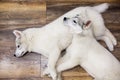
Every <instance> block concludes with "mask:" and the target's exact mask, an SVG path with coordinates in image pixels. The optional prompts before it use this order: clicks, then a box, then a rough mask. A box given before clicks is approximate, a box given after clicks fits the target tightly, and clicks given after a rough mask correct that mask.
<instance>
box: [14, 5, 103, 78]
mask: <svg viewBox="0 0 120 80" xmlns="http://www.w3.org/2000/svg"><path fill="white" fill-rule="evenodd" d="M101 7H103V6H101ZM86 9H89V11H91V12H92V11H93V14H92V15H91V17H93V15H94V12H97V11H96V10H99V8H98V9H96V10H95V9H93V7H89V6H88V7H78V8H75V9H73V10H71V11H69V12H67V13H66V14H64V15H63V16H61V17H59V18H58V19H56V20H55V21H53V22H51V23H49V24H47V25H45V26H44V27H42V28H30V29H26V30H24V31H18V30H15V31H14V32H13V33H14V34H15V36H16V47H17V48H16V52H15V56H16V57H21V56H23V55H24V54H25V52H27V51H29V52H31V51H33V52H37V53H40V54H42V55H44V56H46V57H48V68H47V69H46V70H45V72H44V74H48V72H49V73H50V75H51V77H52V79H53V80H56V76H57V74H56V70H55V65H56V62H57V60H58V57H59V55H60V53H61V50H63V49H65V48H67V47H68V46H69V45H70V43H71V41H72V34H71V33H70V31H69V27H66V26H64V25H63V18H64V17H65V16H75V15H76V14H79V13H82V12H83V11H85V10H86ZM91 12H90V13H91ZM96 17H97V16H96ZM93 19H94V18H93ZM97 24H98V23H97V22H96V21H95V24H94V25H97ZM100 27H101V26H100ZM18 45H20V47H19V48H18Z"/></svg>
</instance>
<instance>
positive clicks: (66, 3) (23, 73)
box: [0, 0, 120, 80]
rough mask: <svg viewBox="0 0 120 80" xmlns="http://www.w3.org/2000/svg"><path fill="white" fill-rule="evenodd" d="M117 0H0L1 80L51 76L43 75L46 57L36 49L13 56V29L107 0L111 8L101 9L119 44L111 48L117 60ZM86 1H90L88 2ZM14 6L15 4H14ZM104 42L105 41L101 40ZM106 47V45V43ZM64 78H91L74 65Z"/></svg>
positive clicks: (119, 32) (46, 79)
mask: <svg viewBox="0 0 120 80" xmlns="http://www.w3.org/2000/svg"><path fill="white" fill-rule="evenodd" d="M118 1H119V0H106V1H104V0H95V1H93V0H89V1H88V0H46V2H45V0H0V80H51V78H49V77H46V76H45V77H42V75H41V73H42V72H43V70H44V69H45V67H46V64H47V58H45V57H44V56H41V55H39V54H36V53H28V54H27V55H25V56H24V57H21V58H15V57H14V56H13V54H14V50H15V43H14V41H15V36H14V35H13V34H12V31H13V29H20V30H24V29H25V28H28V27H41V26H43V25H45V23H49V22H51V21H53V20H54V19H56V18H58V17H59V16H61V15H63V14H64V13H65V12H67V11H69V10H71V9H73V8H75V7H78V6H85V5H87V6H88V5H92V6H93V5H96V4H99V3H101V2H110V3H111V6H110V8H109V9H108V10H107V11H106V12H105V13H103V14H102V15H103V17H104V19H105V25H106V26H107V28H108V29H110V31H111V32H112V33H113V34H114V35H115V37H116V38H117V41H118V45H117V46H116V47H115V50H114V51H113V52H112V53H113V55H114V56H115V57H117V58H118V59H119V60H120V38H119V37H120V5H119V3H112V2H118ZM88 2H89V3H88ZM16 6H17V7H16ZM100 43H101V44H102V45H104V46H105V44H104V42H100ZM105 47H106V46H105ZM62 76H63V79H64V80H92V77H91V76H89V74H88V73H86V72H85V70H84V69H82V68H81V67H79V66H77V67H75V68H73V69H71V70H68V71H64V72H63V74H62Z"/></svg>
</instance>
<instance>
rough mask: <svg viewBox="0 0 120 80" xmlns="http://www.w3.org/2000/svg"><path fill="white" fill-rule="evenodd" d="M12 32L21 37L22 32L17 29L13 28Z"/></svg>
mask: <svg viewBox="0 0 120 80" xmlns="http://www.w3.org/2000/svg"><path fill="white" fill-rule="evenodd" d="M13 34H14V35H15V36H16V38H21V37H22V32H21V31H18V30H14V31H13Z"/></svg>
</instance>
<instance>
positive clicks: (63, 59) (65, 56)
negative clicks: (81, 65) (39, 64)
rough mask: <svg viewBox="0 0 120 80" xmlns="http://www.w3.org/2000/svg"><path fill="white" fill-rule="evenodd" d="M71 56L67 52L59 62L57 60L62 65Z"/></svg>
mask: <svg viewBox="0 0 120 80" xmlns="http://www.w3.org/2000/svg"><path fill="white" fill-rule="evenodd" d="M69 58H70V54H65V55H64V56H63V57H60V58H59V60H58V62H57V65H60V64H62V63H63V62H66V61H67V60H68V59H69Z"/></svg>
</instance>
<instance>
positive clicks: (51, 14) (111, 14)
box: [47, 3, 120, 24]
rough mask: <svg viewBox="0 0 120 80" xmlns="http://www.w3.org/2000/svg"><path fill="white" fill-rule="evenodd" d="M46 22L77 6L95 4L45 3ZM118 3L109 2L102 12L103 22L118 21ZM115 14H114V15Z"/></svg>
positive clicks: (119, 18)
mask: <svg viewBox="0 0 120 80" xmlns="http://www.w3.org/2000/svg"><path fill="white" fill-rule="evenodd" d="M47 5H48V6H47V23H49V22H51V21H52V20H54V19H56V18H58V17H60V16H61V15H63V14H64V13H66V12H68V11H69V10H72V9H74V8H76V7H79V6H88V5H89V6H94V5H96V4H92V3H74V4H72V3H60V4H55V3H51V4H47ZM119 11H120V5H119V4H116V3H111V4H110V8H109V9H108V10H107V11H106V12H104V13H103V18H104V19H105V23H118V24H119V23H120V17H119V15H120V13H119ZM115 15H116V16H115Z"/></svg>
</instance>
